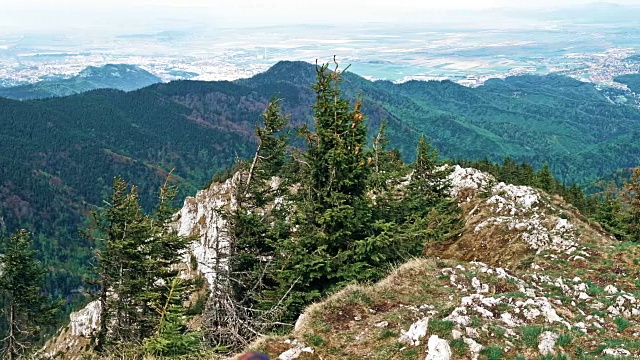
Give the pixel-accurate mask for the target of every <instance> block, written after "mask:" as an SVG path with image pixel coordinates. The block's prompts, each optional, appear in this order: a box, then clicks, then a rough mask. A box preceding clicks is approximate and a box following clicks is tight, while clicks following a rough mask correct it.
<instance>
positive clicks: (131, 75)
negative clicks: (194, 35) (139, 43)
mask: <svg viewBox="0 0 640 360" xmlns="http://www.w3.org/2000/svg"><path fill="white" fill-rule="evenodd" d="M161 81H162V80H161V79H160V78H159V77H157V76H155V75H153V74H151V73H150V72H148V71H146V70H143V69H140V68H139V67H137V66H133V65H127V64H107V65H104V66H101V67H95V66H89V67H87V68H86V69H84V70H82V71H81V72H80V73H79V74H78V75H76V76H73V77H71V78H69V79H57V80H56V79H53V80H44V81H40V82H37V83H34V84H28V85H20V86H14V87H7V88H0V97H6V98H9V99H17V100H27V99H43V98H50V97H61V96H68V95H72V94H78V93H82V92H86V91H90V90H95V89H118V90H124V91H131V90H136V89H140V88H143V87H145V86H149V85H151V84H155V83H159V82H161Z"/></svg>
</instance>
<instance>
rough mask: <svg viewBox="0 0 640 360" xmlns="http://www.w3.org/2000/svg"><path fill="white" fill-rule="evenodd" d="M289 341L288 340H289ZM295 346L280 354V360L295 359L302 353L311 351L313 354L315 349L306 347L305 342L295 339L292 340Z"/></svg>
mask: <svg viewBox="0 0 640 360" xmlns="http://www.w3.org/2000/svg"><path fill="white" fill-rule="evenodd" d="M287 341H288V340H287ZM290 344H292V345H293V347H292V348H291V349H289V350H287V351H285V352H283V353H282V354H280V355H279V356H278V359H279V360H294V359H297V358H299V357H300V355H302V353H310V354H313V352H314V351H313V349H312V348H310V347H306V346H305V345H304V344H302V343H300V342H298V341H297V340H294V341H292V342H290Z"/></svg>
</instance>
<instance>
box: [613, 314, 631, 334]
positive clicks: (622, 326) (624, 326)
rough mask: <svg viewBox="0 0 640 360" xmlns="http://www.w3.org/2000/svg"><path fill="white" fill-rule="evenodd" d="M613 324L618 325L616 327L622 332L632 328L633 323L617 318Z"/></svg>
mask: <svg viewBox="0 0 640 360" xmlns="http://www.w3.org/2000/svg"><path fill="white" fill-rule="evenodd" d="M613 322H614V323H615V324H616V327H617V328H618V331H620V332H622V331H624V330H625V329H627V328H629V327H631V322H630V321H629V320H627V319H625V318H623V317H620V316H618V317H617V318H615V320H613Z"/></svg>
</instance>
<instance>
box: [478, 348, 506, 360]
mask: <svg viewBox="0 0 640 360" xmlns="http://www.w3.org/2000/svg"><path fill="white" fill-rule="evenodd" d="M480 354H482V355H484V356H486V357H487V360H501V359H502V358H503V357H504V351H503V350H502V348H501V347H499V346H487V347H486V348H484V349H482V351H481V352H480Z"/></svg>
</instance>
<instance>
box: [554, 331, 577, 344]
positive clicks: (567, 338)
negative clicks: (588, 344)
mask: <svg viewBox="0 0 640 360" xmlns="http://www.w3.org/2000/svg"><path fill="white" fill-rule="evenodd" d="M572 340H573V337H572V336H571V334H567V333H564V334H560V335H559V336H558V340H557V341H556V344H558V346H561V347H565V346H569V345H570V344H571V341H572Z"/></svg>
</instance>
